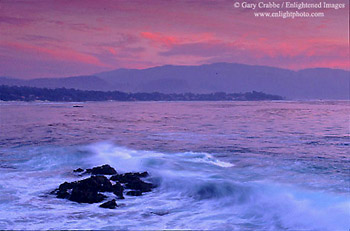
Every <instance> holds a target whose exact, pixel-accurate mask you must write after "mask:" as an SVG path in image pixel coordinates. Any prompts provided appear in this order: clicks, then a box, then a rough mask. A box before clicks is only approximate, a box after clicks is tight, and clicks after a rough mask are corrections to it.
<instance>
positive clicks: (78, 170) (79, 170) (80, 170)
mask: <svg viewBox="0 0 350 231" xmlns="http://www.w3.org/2000/svg"><path fill="white" fill-rule="evenodd" d="M73 172H84V169H82V168H77V169H75V170H73Z"/></svg>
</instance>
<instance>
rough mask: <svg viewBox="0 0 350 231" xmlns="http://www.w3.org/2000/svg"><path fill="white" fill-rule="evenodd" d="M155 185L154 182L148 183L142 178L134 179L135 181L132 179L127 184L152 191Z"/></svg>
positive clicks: (141, 189)
mask: <svg viewBox="0 0 350 231" xmlns="http://www.w3.org/2000/svg"><path fill="white" fill-rule="evenodd" d="M154 187H155V186H154V185H153V184H151V183H146V182H144V181H142V180H140V179H137V180H133V181H130V182H128V183H126V184H125V188H127V189H134V190H138V191H141V192H150V191H152V188H154Z"/></svg>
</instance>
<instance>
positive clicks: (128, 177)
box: [110, 172, 148, 183]
mask: <svg viewBox="0 0 350 231" xmlns="http://www.w3.org/2000/svg"><path fill="white" fill-rule="evenodd" d="M147 176H148V172H142V173H139V172H133V173H131V172H129V173H124V174H117V175H114V176H111V178H110V180H113V181H119V182H120V183H127V182H131V181H134V180H140V178H142V177H147Z"/></svg>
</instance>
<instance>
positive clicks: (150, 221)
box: [0, 101, 350, 231]
mask: <svg viewBox="0 0 350 231" xmlns="http://www.w3.org/2000/svg"><path fill="white" fill-rule="evenodd" d="M76 104H79V105H81V106H83V107H73V106H74V105H76ZM349 115H350V107H349V101H274V102H269V101H261V102H86V103H46V102H28V103H27V102H0V125H1V127H0V128H1V133H0V229H30V230H34V229H35V230H37V229H56V230H57V229H108V230H111V229H114V230H116V229H117V230H159V229H196V230H203V229H205V230H331V231H334V230H349V228H350V156H349V146H350V140H349V138H350V136H349V126H350V124H349V121H350V120H349V119H350V118H349ZM102 164H110V165H111V166H112V167H114V168H115V169H116V170H117V171H118V172H119V173H123V172H130V171H148V172H149V174H150V177H149V178H148V179H147V180H148V181H150V182H154V183H156V184H157V185H158V187H157V188H155V189H154V190H153V191H152V192H148V193H145V194H144V195H143V196H140V197H132V196H126V198H125V199H124V200H117V204H118V205H119V207H117V208H116V209H114V210H112V209H103V208H99V207H98V204H79V203H76V202H72V201H69V200H64V199H58V198H55V196H54V195H52V194H50V192H51V191H52V190H54V189H55V188H57V187H58V185H60V184H61V183H63V182H64V181H69V182H70V181H76V180H79V179H81V177H79V176H77V175H76V174H73V173H72V170H74V169H76V168H91V167H95V166H98V165H102Z"/></svg>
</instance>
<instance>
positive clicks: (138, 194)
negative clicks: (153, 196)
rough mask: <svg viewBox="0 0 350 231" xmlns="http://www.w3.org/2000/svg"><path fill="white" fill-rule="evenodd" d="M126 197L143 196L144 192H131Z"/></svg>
mask: <svg viewBox="0 0 350 231" xmlns="http://www.w3.org/2000/svg"><path fill="white" fill-rule="evenodd" d="M126 195H128V196H142V192H141V191H129V192H127V193H126Z"/></svg>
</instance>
